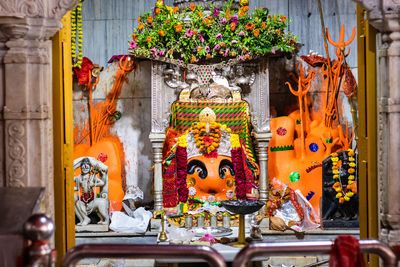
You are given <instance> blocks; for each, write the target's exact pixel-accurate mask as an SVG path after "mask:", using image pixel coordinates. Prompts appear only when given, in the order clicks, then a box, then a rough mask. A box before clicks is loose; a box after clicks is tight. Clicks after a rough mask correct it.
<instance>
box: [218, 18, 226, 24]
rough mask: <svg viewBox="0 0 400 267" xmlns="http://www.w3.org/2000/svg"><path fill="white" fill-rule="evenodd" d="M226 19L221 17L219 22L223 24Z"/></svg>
mask: <svg viewBox="0 0 400 267" xmlns="http://www.w3.org/2000/svg"><path fill="white" fill-rule="evenodd" d="M226 21H227V19H226V18H225V17H222V18H220V19H219V22H221V23H222V24H225V23H226Z"/></svg>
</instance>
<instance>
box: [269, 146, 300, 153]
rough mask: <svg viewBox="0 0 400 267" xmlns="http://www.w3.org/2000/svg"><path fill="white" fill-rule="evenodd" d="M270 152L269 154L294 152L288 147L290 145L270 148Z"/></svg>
mask: <svg viewBox="0 0 400 267" xmlns="http://www.w3.org/2000/svg"><path fill="white" fill-rule="evenodd" d="M270 150H271V152H279V151H288V150H294V147H293V146H290V145H286V146H271V147H270Z"/></svg>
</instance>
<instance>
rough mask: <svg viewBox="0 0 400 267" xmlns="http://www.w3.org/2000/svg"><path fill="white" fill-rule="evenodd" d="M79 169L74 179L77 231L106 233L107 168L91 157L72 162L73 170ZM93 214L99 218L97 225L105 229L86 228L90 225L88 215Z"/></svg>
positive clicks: (107, 208)
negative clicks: (78, 173) (79, 172)
mask: <svg viewBox="0 0 400 267" xmlns="http://www.w3.org/2000/svg"><path fill="white" fill-rule="evenodd" d="M78 168H80V169H81V174H80V175H78V176H75V177H74V181H75V188H74V191H75V192H77V193H75V194H74V198H75V215H76V216H77V218H78V220H79V223H77V231H78V230H90V231H108V224H109V221H110V217H109V214H108V213H109V204H108V167H107V166H106V165H104V164H103V163H102V162H101V161H98V160H96V159H94V158H92V157H81V158H78V159H76V160H74V170H76V169H78ZM93 212H95V213H96V214H97V215H98V217H99V219H100V220H99V222H98V223H97V225H104V226H105V227H87V226H89V225H91V219H90V218H89V215H90V214H91V213H93ZM89 228H90V229H89Z"/></svg>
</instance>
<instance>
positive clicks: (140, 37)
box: [130, 2, 297, 63]
mask: <svg viewBox="0 0 400 267" xmlns="http://www.w3.org/2000/svg"><path fill="white" fill-rule="evenodd" d="M247 10H248V7H243V8H240V9H239V10H231V3H230V2H227V3H226V6H225V7H224V8H223V9H222V10H218V9H215V8H214V7H213V6H212V5H211V6H210V11H207V10H204V7H202V6H196V5H194V4H192V5H191V6H190V8H186V9H184V10H179V9H178V8H177V7H175V8H172V7H168V6H164V5H159V6H158V7H156V8H155V9H154V12H153V13H150V12H146V13H143V14H142V15H141V16H140V17H139V18H138V22H139V26H138V27H137V28H135V29H134V30H133V34H132V39H133V40H132V41H131V42H130V49H131V51H132V53H133V54H134V55H135V56H136V57H146V58H164V57H165V58H171V59H172V58H174V59H182V60H184V61H185V62H191V63H194V62H198V61H200V60H207V59H211V58H236V59H237V60H239V61H244V60H249V59H252V58H255V57H258V56H261V55H265V54H269V53H272V54H274V53H275V52H277V51H282V52H292V51H294V50H295V47H296V42H297V37H296V36H294V35H293V34H292V33H290V32H285V30H286V29H287V27H288V20H287V18H286V17H285V16H282V15H268V10H267V9H256V10H254V11H253V13H252V14H249V13H248V11H247Z"/></svg>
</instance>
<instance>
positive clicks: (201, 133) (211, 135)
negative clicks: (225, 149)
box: [193, 122, 221, 156]
mask: <svg viewBox="0 0 400 267" xmlns="http://www.w3.org/2000/svg"><path fill="white" fill-rule="evenodd" d="M193 135H194V139H195V141H196V146H197V148H198V149H199V151H200V152H201V153H202V154H204V155H205V156H207V155H208V156H212V155H213V154H215V153H214V152H216V151H217V149H218V147H219V142H220V140H221V126H220V124H218V123H216V122H211V123H208V129H207V123H205V122H199V123H197V124H196V125H194V126H193Z"/></svg>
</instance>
